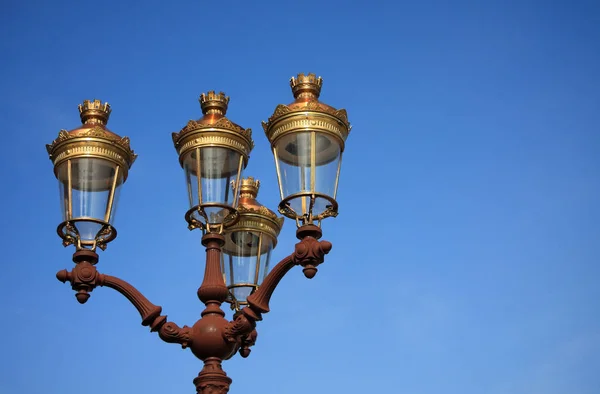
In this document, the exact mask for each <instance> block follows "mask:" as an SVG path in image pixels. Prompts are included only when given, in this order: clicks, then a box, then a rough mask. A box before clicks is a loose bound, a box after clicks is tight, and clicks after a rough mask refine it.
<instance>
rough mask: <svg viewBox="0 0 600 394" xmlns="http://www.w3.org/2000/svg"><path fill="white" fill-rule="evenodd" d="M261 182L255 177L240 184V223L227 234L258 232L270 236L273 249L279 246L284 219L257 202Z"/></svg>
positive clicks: (248, 178)
mask: <svg viewBox="0 0 600 394" xmlns="http://www.w3.org/2000/svg"><path fill="white" fill-rule="evenodd" d="M259 187H260V181H259V180H258V179H254V178H253V177H247V178H244V179H242V181H241V184H240V197H239V199H240V200H239V205H238V208H237V210H238V213H239V215H240V219H239V221H238V222H237V223H236V224H235V225H233V226H230V227H228V228H227V232H229V233H232V232H236V231H256V232H262V233H266V234H268V235H270V236H271V237H272V238H273V247H275V246H276V245H277V237H278V236H279V232H280V231H281V228H282V226H283V218H282V217H278V216H277V214H275V212H273V211H271V210H270V209H269V208H267V207H265V206H264V205H262V204H260V203H259V202H258V201H257V200H256V196H257V195H258V189H259Z"/></svg>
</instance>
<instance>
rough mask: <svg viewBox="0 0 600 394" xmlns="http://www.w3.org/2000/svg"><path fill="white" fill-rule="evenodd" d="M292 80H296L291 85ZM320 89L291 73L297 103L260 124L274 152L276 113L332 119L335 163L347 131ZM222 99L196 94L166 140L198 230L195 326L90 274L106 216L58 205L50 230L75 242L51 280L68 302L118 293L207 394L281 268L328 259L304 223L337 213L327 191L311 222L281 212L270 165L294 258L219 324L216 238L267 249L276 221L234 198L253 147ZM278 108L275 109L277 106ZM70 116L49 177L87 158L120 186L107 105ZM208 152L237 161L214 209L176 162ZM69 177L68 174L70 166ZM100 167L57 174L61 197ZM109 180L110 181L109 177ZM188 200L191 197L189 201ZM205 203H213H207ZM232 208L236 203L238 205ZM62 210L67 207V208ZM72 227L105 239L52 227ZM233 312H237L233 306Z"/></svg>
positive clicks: (120, 163) (123, 162)
mask: <svg viewBox="0 0 600 394" xmlns="http://www.w3.org/2000/svg"><path fill="white" fill-rule="evenodd" d="M298 81H300V82H301V83H298ZM321 83H322V81H321V79H320V78H318V79H317V78H316V77H315V76H314V74H308V76H304V74H299V75H298V79H297V80H296V79H295V78H292V89H293V91H294V95H295V96H297V101H296V102H295V103H296V104H292V105H290V106H278V107H277V110H276V111H275V114H274V115H273V116H272V117H271V118H270V119H269V123H268V124H267V125H266V127H265V128H266V131H267V136H268V137H269V139H270V140H271V143H272V144H274V145H273V146H275V147H276V144H277V142H276V141H277V138H279V137H278V135H276V134H277V133H276V132H275V131H277V132H281V133H284V132H285V133H287V131H279V130H280V128H279V126H277V125H278V124H279V123H278V122H279V121H280V120H283V119H284V118H285V116H286V115H285V114H284V116H283V117H282V119H279V117H280V115H281V113H282V112H285V113H290V112H291V115H290V116H293V117H296V118H295V119H297V120H298V121H301V122H306V121H308V125H313V121H314V122H323V119H327V122H329V124H330V125H333V123H332V122H333V121H334V120H336V119H337V120H339V123H338V125H339V128H338V129H337V130H338V131H339V133H338V132H332V131H331V130H330V132H329V133H326V135H328V136H339V141H338V142H339V143H340V145H339V149H340V155H339V156H340V158H341V152H342V151H343V142H344V141H345V138H346V137H347V132H348V131H349V129H350V127H349V124H348V123H347V118H346V112H345V111H344V110H339V111H335V110H333V109H331V107H328V106H326V105H325V104H322V103H319V102H318V101H316V102H315V100H316V98H315V97H316V96H318V91H316V89H317V87H318V89H319V91H320V87H321ZM228 102H229V98H228V97H226V96H225V95H224V93H219V94H215V93H214V92H209V93H208V94H206V95H204V94H203V95H201V96H200V104H201V107H202V112H203V113H204V117H203V118H202V119H200V120H198V121H190V122H188V124H187V126H186V127H184V129H182V130H181V131H180V132H179V133H173V141H174V143H175V147H176V149H177V152H178V153H179V159H180V164H181V165H182V167H184V170H185V172H186V176H187V183H188V197H189V198H190V204H191V205H192V207H191V209H190V210H189V211H188V213H187V214H186V220H187V222H188V226H189V228H190V229H194V228H201V229H202V230H203V236H202V245H203V246H204V247H205V248H206V266H205V270H204V279H203V280H202V284H201V285H200V288H199V289H198V292H197V293H198V298H199V299H200V301H202V303H203V304H204V305H205V309H204V310H203V311H202V313H201V317H200V319H199V320H198V321H196V322H195V323H194V325H193V326H191V327H188V326H183V327H180V326H178V325H177V324H175V323H173V322H169V321H167V316H165V315H162V308H161V307H159V306H157V305H155V304H153V303H151V302H150V301H149V300H148V299H147V298H146V297H145V296H144V295H143V294H142V293H140V292H139V291H138V290H137V289H136V288H135V287H133V286H132V285H131V284H129V283H127V282H126V281H124V280H122V279H120V278H117V277H114V276H110V275H105V274H102V273H100V272H98V270H97V268H96V267H97V263H98V260H99V256H98V254H97V253H96V251H95V248H96V247H101V248H102V249H104V247H105V246H106V243H107V242H109V241H110V240H112V239H114V237H116V230H115V229H114V228H113V227H112V225H111V220H112V216H111V217H108V218H107V217H106V216H104V217H102V218H93V217H92V218H89V217H74V216H75V215H74V214H73V212H72V211H67V210H66V209H67V208H68V207H65V205H64V203H63V208H65V212H66V213H65V216H66V218H67V220H65V223H66V224H65V223H62V224H61V225H60V226H59V235H60V236H61V238H62V239H63V243H64V244H65V246H66V245H68V244H71V243H75V246H76V251H75V253H74V254H73V262H74V263H75V267H74V268H73V269H72V270H71V271H67V270H62V271H59V272H58V273H57V274H56V277H57V279H58V280H60V281H61V282H69V283H70V285H71V287H72V289H73V290H74V291H75V292H76V294H75V296H76V298H77V300H78V301H79V302H80V303H82V304H83V303H85V302H87V300H88V299H89V297H90V293H91V292H92V291H93V290H94V289H95V288H97V287H101V286H104V287H109V288H112V289H114V290H116V291H118V292H119V293H121V294H122V295H123V296H125V297H126V298H127V299H128V300H129V301H130V302H131V303H132V304H133V306H134V307H135V308H136V309H137V310H138V312H139V313H140V316H141V319H142V325H143V326H147V327H150V330H151V331H152V332H157V333H158V335H159V337H160V338H161V339H162V340H163V341H165V342H167V343H177V344H180V345H181V346H182V348H189V349H190V350H191V351H192V353H193V354H194V355H195V356H196V357H197V358H199V359H200V360H202V361H203V363H204V366H203V368H202V370H201V371H200V373H199V374H198V376H197V377H196V378H195V379H194V385H195V387H196V391H197V393H199V394H212V393H215V392H219V393H221V394H225V393H227V392H228V391H229V387H230V384H231V379H230V378H229V377H228V376H227V374H226V373H225V371H224V370H223V368H222V366H221V364H222V361H223V360H227V359H229V358H231V357H232V356H233V355H234V354H235V353H236V352H239V353H240V355H241V356H242V357H248V355H249V354H250V347H251V346H253V345H254V343H255V342H256V338H257V331H256V323H257V322H258V321H260V320H262V315H263V314H265V313H268V312H269V310H270V309H269V302H270V299H271V296H272V294H273V292H274V291H275V288H276V287H277V285H278V284H279V282H280V281H281V279H282V278H283V277H284V276H285V275H286V274H287V272H288V271H289V270H290V269H292V268H293V267H295V266H301V267H302V268H303V269H302V271H303V273H304V275H305V276H306V277H307V278H313V277H314V276H315V274H316V272H317V267H318V266H319V265H320V264H322V263H323V262H324V259H325V255H326V254H328V253H329V251H330V250H331V247H332V245H331V243H329V242H327V241H321V240H320V238H321V235H322V231H321V228H320V226H317V225H315V224H313V223H312V220H313V219H314V218H317V219H318V220H319V221H320V220H321V219H323V218H325V217H327V216H335V214H337V203H335V193H333V196H334V197H331V196H329V195H326V196H324V197H326V201H329V202H331V203H332V205H331V206H330V207H327V209H326V210H325V211H324V212H321V213H319V215H315V216H314V217H313V215H312V212H311V211H310V210H308V213H307V214H304V216H299V215H297V214H296V213H295V212H290V211H289V210H286V207H287V203H289V202H290V201H292V200H293V197H294V196H293V195H292V196H287V195H284V192H283V191H282V190H283V189H284V183H285V181H286V179H285V175H283V174H282V173H281V172H280V169H279V164H277V167H278V168H277V173H278V174H277V175H278V180H279V189H280V193H281V197H282V202H281V204H280V206H279V209H280V211H284V212H285V213H286V214H287V216H288V217H292V218H293V219H295V220H296V223H297V224H298V229H297V231H296V237H297V238H298V240H299V242H298V243H296V245H295V247H294V251H293V252H292V253H291V254H289V255H288V256H286V257H284V258H283V259H282V260H281V261H280V262H279V263H278V264H276V265H275V266H274V267H273V268H272V269H271V270H270V271H269V273H268V274H267V276H266V277H265V278H264V280H263V281H262V283H261V284H260V285H258V283H255V284H256V285H257V288H256V290H255V291H254V292H253V293H252V294H251V295H250V296H248V297H247V299H246V301H245V303H244V305H245V306H243V305H240V304H238V305H234V309H237V312H236V313H235V314H234V317H233V320H231V321H227V320H226V319H225V317H224V316H225V312H224V311H223V310H222V309H221V305H222V304H223V303H224V302H226V301H227V300H228V297H229V289H228V288H227V285H226V280H224V278H223V272H222V266H221V264H222V254H223V247H224V246H225V245H226V236H228V235H230V234H231V233H235V232H236V231H237V230H247V229H260V230H261V231H262V232H261V234H267V235H266V236H269V237H271V236H272V237H273V243H275V242H276V240H277V235H278V232H279V230H280V229H281V224H282V223H281V218H277V216H276V215H275V214H274V213H273V212H271V211H269V210H268V209H267V208H265V207H263V206H261V205H260V204H258V202H256V200H255V199H253V198H249V197H251V196H244V189H245V188H246V192H248V191H251V189H252V187H257V186H258V182H255V183H254V185H252V182H251V181H248V182H247V183H246V184H244V183H242V182H241V179H242V175H241V173H242V170H243V168H245V166H246V163H247V160H248V154H249V152H250V150H251V149H252V145H253V142H252V139H251V131H250V129H243V128H242V127H241V126H238V125H236V124H235V123H233V122H231V121H229V120H228V119H227V118H225V111H226V109H227V104H228ZM283 107H285V108H284V109H282V108H283ZM300 107H303V108H304V109H303V110H299V109H298V108H300ZM314 108H316V109H314ZM313 109H314V110H313ZM80 113H81V117H82V121H83V122H84V125H83V126H82V127H81V128H80V129H75V130H72V131H70V132H66V131H64V130H61V132H60V133H59V137H58V138H57V139H56V140H55V141H54V142H53V143H52V144H51V145H48V146H47V147H48V152H49V154H50V158H51V160H52V161H53V163H54V166H55V174H56V175H57V177H58V178H59V180H60V181H61V182H62V183H64V182H65V179H64V177H62V174H61V173H59V172H57V171H58V170H57V168H59V167H60V166H61V165H62V163H63V162H67V163H69V162H70V161H69V160H76V159H78V158H94V159H99V161H94V162H93V163H92V164H106V163H112V164H114V165H115V166H116V167H115V172H116V173H117V175H116V176H118V172H120V171H122V173H123V180H122V182H121V184H122V183H124V182H125V180H126V179H127V171H128V169H129V167H130V166H131V164H132V163H133V161H134V160H135V157H136V156H135V154H134V153H133V151H132V150H131V148H130V147H129V139H128V138H127V137H124V138H121V137H119V136H117V135H116V134H114V133H112V132H110V131H109V130H108V129H107V128H106V121H107V120H108V115H109V114H110V107H109V106H108V104H104V105H102V104H101V103H100V101H98V100H95V101H93V102H91V101H85V102H84V104H83V105H82V106H80ZM324 114H325V115H328V116H329V117H327V116H325V115H324ZM311 119H312V120H311ZM315 124H316V123H315ZM276 126H277V127H276ZM307 127H308V126H307V125H306V124H305V126H303V128H295V129H294V130H293V131H294V132H295V131H306V130H312V132H313V136H314V137H311V138H313V142H314V139H315V138H318V137H317V135H318V133H320V132H321V131H323V132H325V131H324V130H325V129H323V130H321V129H317V128H312V129H310V128H307ZM338 134H339V135H338ZM332 138H333V137H332ZM336 138H337V137H336ZM313 145H314V144H313ZM215 147H216V148H223V149H225V150H227V151H229V152H235V153H237V154H239V162H238V171H237V173H236V176H235V177H233V176H232V178H235V179H227V177H225V179H224V180H223V179H222V184H225V182H228V183H231V182H233V186H231V185H228V186H227V187H231V191H230V192H231V193H234V194H233V196H232V195H231V194H230V195H226V196H221V195H219V196H217V197H219V198H221V199H223V201H220V200H219V201H217V202H215V199H216V200H218V199H217V197H215V196H214V195H210V194H206V196H205V195H204V194H203V193H202V191H201V190H200V188H201V187H202V179H203V176H202V175H203V169H202V166H200V168H198V167H197V163H195V162H194V163H193V164H194V165H196V167H193V166H192V167H191V168H190V166H188V164H189V163H188V162H186V160H187V159H188V158H190V157H191V155H192V153H194V152H195V153H196V158H193V159H194V160H196V159H201V160H204V159H202V157H201V156H202V151H201V150H202V149H209V148H215ZM323 154H325V155H326V152H325V153H323V151H317V150H315V152H314V153H311V164H312V167H311V168H316V166H318V165H319V163H320V162H322V161H323V160H324V159H323V156H322V155H323ZM315 155H316V157H315ZM215 160H216V162H215V163H213V164H220V165H223V166H225V167H226V168H225V171H224V172H221V173H220V174H221V175H223V173H225V174H229V175H232V174H233V172H232V171H231V170H228V168H229V167H228V166H229V165H228V164H226V163H225V162H220V161H219V160H221V159H219V158H218V157H215ZM192 161H193V160H192ZM209 162H210V161H209ZM276 163H277V161H276ZM205 164H206V163H205ZM337 165H338V168H337V174H336V176H335V179H334V182H335V184H334V185H333V186H331V187H333V188H334V190H337V183H338V178H339V163H337ZM68 168H69V167H67V169H68ZM214 168H216V167H214ZM71 170H73V169H72V168H71ZM102 170H103V169H102V168H101V167H97V168H92V171H91V172H89V173H86V172H85V171H77V173H76V174H74V173H72V172H73V171H71V172H69V171H67V177H66V183H67V195H68V197H67V198H68V199H69V198H70V197H71V195H70V194H69V193H70V191H71V190H72V187H74V186H77V185H74V184H73V182H75V180H77V181H81V180H82V179H88V178H89V177H91V178H90V179H91V181H97V180H98V179H96V177H97V176H98V175H99V174H100V175H102ZM98 171H100V172H98ZM194 171H196V174H197V175H198V176H197V177H196V178H198V179H197V180H196V182H197V184H196V186H197V189H198V190H196V193H197V195H196V196H194V195H193V193H192V192H190V190H191V189H193V186H194V185H193V184H192V183H191V182H190V179H191V177H190V175H189V174H190V173H192V174H193V172H194ZM110 174H111V175H113V176H115V174H114V173H110ZM206 175H207V176H206V177H205V178H206V179H207V181H206V182H212V179H213V178H215V177H216V175H215V176H214V177H213V178H211V174H206ZM86 177H88V178H86ZM104 178H105V177H104ZM104 178H103V177H102V176H100V177H99V179H100V180H103V179H104ZM221 178H223V177H221ZM62 183H61V184H62ZM117 186H118V181H117V182H114V181H113V183H112V189H110V192H109V195H108V201H110V203H111V204H113V203H114V199H115V192H116V187H117ZM107 190H108V189H107ZM310 191H311V194H310V198H312V199H313V200H315V199H316V198H318V197H319V194H318V193H319V191H318V190H317V188H316V185H315V187H314V188H312V189H311V190H310ZM194 197H197V203H196V204H195V200H194ZM211 198H212V199H213V200H210V199H211ZM205 200H206V201H205ZM69 201H70V203H71V204H72V203H73V202H74V200H69ZM238 201H240V202H243V203H242V204H240V205H239V206H238ZM80 202H81V201H80ZM107 204H108V203H107ZM71 208H73V207H72V206H71ZM80 208H81V207H80ZM211 208H217V209H227V210H228V211H227V213H228V214H227V215H221V216H220V217H217V220H215V221H214V222H212V223H211V221H210V217H209V215H208V213H207V211H206V210H207V209H211ZM236 208H237V209H236ZM311 208H312V206H311ZM107 209H108V208H107ZM107 212H113V210H112V208H110V209H108V211H107ZM214 212H216V211H213V213H214ZM196 213H197V214H198V215H199V216H198V215H196ZM240 217H241V218H242V219H244V218H247V219H252V220H248V223H249V222H252V224H247V222H246V221H241V222H236V220H239V219H240ZM105 219H106V220H105ZM203 219H204V221H203ZM219 219H220V220H219ZM80 220H81V221H84V220H88V221H89V220H92V222H93V223H97V222H100V223H101V224H103V226H105V227H106V228H108V229H109V232H108V233H107V235H102V234H101V235H98V234H96V238H95V239H94V240H93V241H89V240H88V241H89V242H88V243H86V242H82V241H81V240H77V237H78V234H76V233H75V232H72V233H69V231H73V230H64V231H63V230H61V229H63V228H65V229H66V228H67V227H75V226H76V225H77V224H78V223H80ZM319 224H320V223H319ZM261 225H262V227H261ZM236 226H237V227H236ZM75 228H76V227H75ZM103 228H104V227H103ZM242 306H243V308H241V307H242ZM240 308H241V309H240Z"/></svg>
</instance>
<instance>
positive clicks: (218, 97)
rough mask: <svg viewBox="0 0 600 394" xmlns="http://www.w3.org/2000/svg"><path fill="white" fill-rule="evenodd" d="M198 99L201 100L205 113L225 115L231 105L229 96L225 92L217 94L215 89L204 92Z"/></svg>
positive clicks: (201, 106)
mask: <svg viewBox="0 0 600 394" xmlns="http://www.w3.org/2000/svg"><path fill="white" fill-rule="evenodd" d="M198 101H200V108H201V109H202V113H203V114H204V115H210V114H218V115H221V116H224V115H225V113H226V112H227V106H228V105H229V97H227V96H225V93H224V92H219V93H218V94H217V93H215V91H214V90H210V91H208V92H207V93H202V94H201V95H200V98H199V99H198Z"/></svg>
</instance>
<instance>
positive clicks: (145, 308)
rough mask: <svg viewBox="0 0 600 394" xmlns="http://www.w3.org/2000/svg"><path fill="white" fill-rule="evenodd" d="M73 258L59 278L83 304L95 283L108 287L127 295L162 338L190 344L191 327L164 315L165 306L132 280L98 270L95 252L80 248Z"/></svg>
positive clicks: (184, 346)
mask: <svg viewBox="0 0 600 394" xmlns="http://www.w3.org/2000/svg"><path fill="white" fill-rule="evenodd" d="M73 261H74V262H75V263H76V265H75V267H74V268H73V269H72V270H71V271H67V270H61V271H59V272H58V273H57V274H56V278H57V279H58V280H60V281H61V282H63V283H65V282H67V281H68V282H69V283H71V287H72V288H73V290H75V291H76V292H77V293H76V294H75V297H76V298H77V301H79V303H81V304H84V303H85V302H86V301H87V300H88V299H89V298H90V293H91V292H92V290H94V289H95V288H96V287H98V286H104V287H109V288H111V289H114V290H116V291H118V292H119V293H121V294H122V295H123V296H125V298H127V299H128V300H129V302H131V303H132V304H133V306H134V307H135V308H136V309H137V311H138V312H139V313H140V316H141V318H142V325H143V326H147V327H150V330H151V331H152V332H158V336H159V337H160V338H161V339H162V340H163V341H165V342H168V343H178V344H180V345H181V346H182V348H184V349H185V348H186V347H188V346H189V345H190V342H191V339H190V331H191V329H190V328H189V327H187V326H183V328H181V327H179V326H178V325H177V324H175V323H173V322H168V321H167V316H165V315H161V312H162V308H161V307H160V306H157V305H154V304H153V303H152V302H150V301H149V300H148V299H147V298H146V297H145V296H144V295H143V294H142V293H141V292H140V291H139V290H137V289H136V288H135V287H133V286H132V285H131V284H129V283H127V282H126V281H124V280H122V279H119V278H117V277H115V276H111V275H105V274H101V273H99V272H98V270H97V269H96V265H95V264H96V263H97V262H98V255H97V254H96V253H95V252H92V251H91V250H86V249H81V250H79V251H77V252H75V253H74V254H73Z"/></svg>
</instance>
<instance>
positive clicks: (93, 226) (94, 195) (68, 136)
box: [46, 100, 137, 249]
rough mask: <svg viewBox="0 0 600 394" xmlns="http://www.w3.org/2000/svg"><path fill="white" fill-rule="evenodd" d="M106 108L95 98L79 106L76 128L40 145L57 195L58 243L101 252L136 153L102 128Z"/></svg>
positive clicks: (107, 113)
mask: <svg viewBox="0 0 600 394" xmlns="http://www.w3.org/2000/svg"><path fill="white" fill-rule="evenodd" d="M110 113H111V108H110V105H109V104H108V103H102V102H101V101H100V100H85V101H84V102H83V104H80V105H79V114H80V117H81V122H82V125H81V126H80V127H78V128H76V129H73V130H71V131H66V130H61V131H60V132H59V133H58V137H57V138H56V139H55V140H54V141H53V142H52V143H51V144H49V145H46V149H47V150H48V154H49V155H50V160H52V163H53V164H54V174H55V175H56V177H57V179H58V180H59V186H60V190H61V194H62V204H61V205H62V211H63V220H64V221H63V222H62V223H61V224H60V225H59V226H58V229H57V231H58V234H59V235H60V237H61V238H62V239H63V244H64V245H65V246H66V245H70V244H75V245H76V246H77V248H82V247H87V248H92V249H95V248H96V246H98V247H100V248H102V249H104V248H105V247H106V244H107V243H108V242H110V241H112V240H113V239H114V238H115V237H116V234H117V233H116V230H115V229H114V228H113V227H112V226H111V224H112V222H113V220H114V215H115V207H116V203H115V202H116V199H117V196H118V192H119V189H120V186H121V185H122V184H123V183H124V182H125V181H126V180H127V176H128V173H129V168H130V167H131V165H132V164H133V162H134V161H135V159H136V157H137V155H136V154H135V153H134V152H133V150H131V147H130V142H129V138H128V137H120V136H118V135H117V134H115V133H113V132H112V131H110V130H109V129H108V128H107V127H106V123H107V122H108V118H109V116H110Z"/></svg>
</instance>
